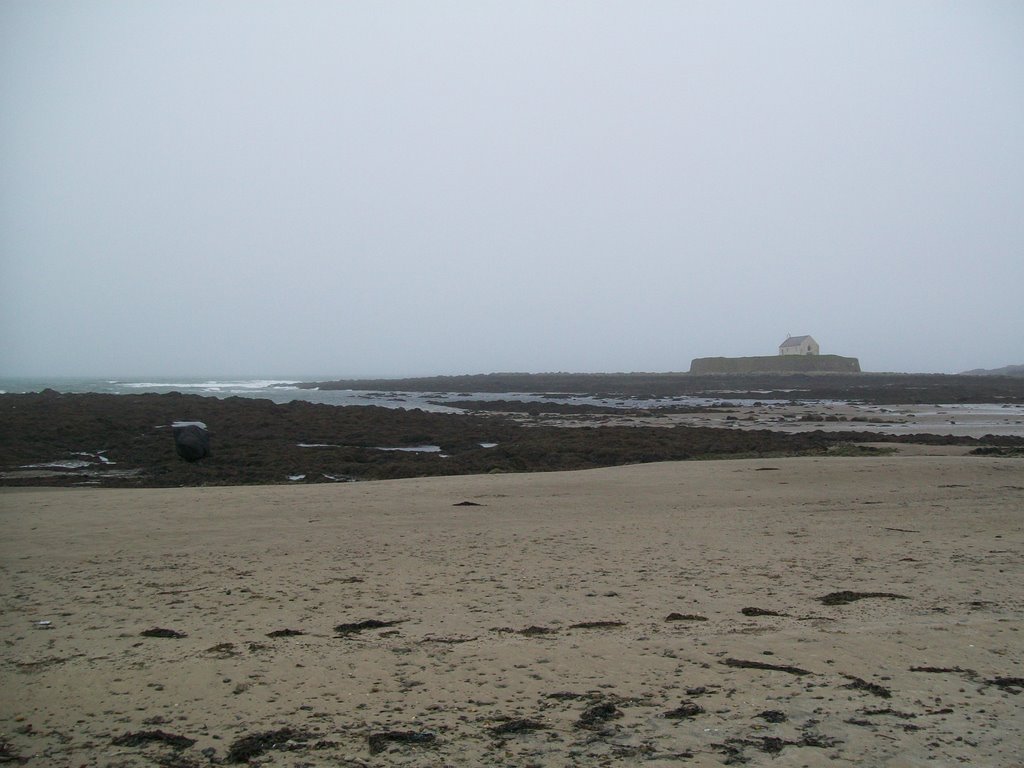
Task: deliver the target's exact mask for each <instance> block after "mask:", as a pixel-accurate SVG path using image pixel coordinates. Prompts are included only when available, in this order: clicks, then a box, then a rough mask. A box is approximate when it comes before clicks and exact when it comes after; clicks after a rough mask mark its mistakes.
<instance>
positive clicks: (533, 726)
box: [490, 718, 548, 736]
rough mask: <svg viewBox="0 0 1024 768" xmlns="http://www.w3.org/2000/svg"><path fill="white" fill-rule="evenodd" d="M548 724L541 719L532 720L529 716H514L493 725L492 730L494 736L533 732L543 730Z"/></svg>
mask: <svg viewBox="0 0 1024 768" xmlns="http://www.w3.org/2000/svg"><path fill="white" fill-rule="evenodd" d="M547 727H548V726H547V725H546V724H544V723H542V722H540V721H539V720H530V719H528V718H514V719H511V720H506V721H505V722H503V723H499V724H498V725H495V726H492V727H491V729H490V731H491V734H492V735H494V736H510V735H513V734H517V733H531V732H533V731H541V730H544V729H546V728H547Z"/></svg>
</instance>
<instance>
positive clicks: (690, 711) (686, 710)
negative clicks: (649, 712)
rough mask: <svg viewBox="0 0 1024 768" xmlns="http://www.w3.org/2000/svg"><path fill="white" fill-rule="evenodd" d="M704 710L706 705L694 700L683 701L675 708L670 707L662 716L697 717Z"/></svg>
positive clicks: (671, 718) (681, 718)
mask: <svg viewBox="0 0 1024 768" xmlns="http://www.w3.org/2000/svg"><path fill="white" fill-rule="evenodd" d="M703 712H704V707H702V706H701V705H700V704H697V703H695V702H692V701H683V703H681V704H680V705H679V706H678V707H676V708H675V709H670V710H669V711H668V712H665V713H664V714H662V717H667V718H668V719H669V720H688V719H690V718H693V717H696V716H697V715H700V714H702V713H703Z"/></svg>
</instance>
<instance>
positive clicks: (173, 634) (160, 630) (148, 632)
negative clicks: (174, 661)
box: [139, 627, 188, 640]
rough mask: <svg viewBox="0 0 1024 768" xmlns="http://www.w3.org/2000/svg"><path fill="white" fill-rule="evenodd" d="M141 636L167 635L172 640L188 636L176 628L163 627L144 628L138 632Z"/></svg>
mask: <svg viewBox="0 0 1024 768" xmlns="http://www.w3.org/2000/svg"><path fill="white" fill-rule="evenodd" d="M139 634H140V635H141V636H142V637H167V638H171V639H173V640H180V639H181V638H183V637H188V634H186V633H185V632H179V631H178V630H176V629H165V628H164V627H153V628H152V629H144V630H143V631H142V632H140V633H139Z"/></svg>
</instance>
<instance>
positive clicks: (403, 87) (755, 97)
mask: <svg viewBox="0 0 1024 768" xmlns="http://www.w3.org/2000/svg"><path fill="white" fill-rule="evenodd" d="M0 120H2V123H0V270H2V271H0V374H3V375H57V374H70V375H97V376H127V375H144V374H177V375H182V376H185V375H197V376H201V375H214V374H217V375H227V374H232V375H239V374H246V375H316V376H325V375H336V376H348V375H356V376H359V375H407V374H434V373H437V374H440V373H475V372H489V371H509V370H517V371H556V370H563V371H631V370H644V371H670V370H686V369H687V368H688V366H689V362H690V359H691V358H693V357H699V356H711V355H728V356H736V355H759V354H773V353H774V352H775V351H776V348H777V346H778V344H779V343H780V342H781V341H782V340H783V339H784V338H785V337H786V334H787V333H788V332H792V333H793V334H803V333H809V334H812V335H813V336H814V337H815V338H816V339H817V340H818V341H819V343H820V344H821V347H822V352H823V353H826V352H830V353H836V354H843V355H853V356H858V357H860V359H861V363H862V365H863V367H864V368H865V369H866V370H899V371H935V372H956V371H959V370H963V369H967V368H974V367H996V366H1001V365H1005V364H1008V363H1022V362H1024V300H1022V295H1024V3H1020V2H1019V1H1018V0H1008V1H1007V2H983V1H980V0H963V2H955V3H954V2H940V1H938V0H928V1H927V2H893V1H892V0H880V1H878V2H872V1H871V0H857V1H856V2H842V1H837V2H825V3H823V2H818V1H817V0H808V1H807V2H729V1H727V0H726V1H724V2H711V1H710V0H708V1H705V2H685V1H679V2H640V1H637V0H628V1H623V2H574V1H572V0H569V1H560V2H530V1H529V0H525V1H524V0H514V1H513V0H510V1H509V2H478V1H477V0H464V1H462V2H436V1H435V2H377V1H376V0H373V1H366V2H340V1H338V2H334V1H332V2H308V1H303V0H298V1H295V0H289V1H288V2H284V1H283V0H282V1H281V2H268V1H261V0H239V1H234V2H233V1H225V2H210V1H208V0H201V1H199V2H188V1H187V0H184V1H182V0H174V1H173V2H171V1H170V0H168V1H167V2H163V1H153V2H145V1H144V0H124V1H123V2H102V1H100V0H82V1H81V2H64V1H63V0H61V1H60V2H52V1H50V0H5V2H4V3H2V4H0Z"/></svg>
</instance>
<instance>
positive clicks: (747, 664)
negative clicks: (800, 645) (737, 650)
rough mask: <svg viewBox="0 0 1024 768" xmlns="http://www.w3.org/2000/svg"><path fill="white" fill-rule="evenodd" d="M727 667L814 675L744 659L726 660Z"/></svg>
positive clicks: (793, 668)
mask: <svg viewBox="0 0 1024 768" xmlns="http://www.w3.org/2000/svg"><path fill="white" fill-rule="evenodd" d="M722 663H723V664H725V666H727V667H738V668H740V669H764V670H768V671H771V672H788V673H789V674H791V675H797V676H803V675H810V674H813V673H812V672H809V671H808V670H806V669H801V668H800V667H793V666H789V665H787V664H768V663H766V662H763V661H744V660H743V659H733V658H729V659H725V660H724V661H722Z"/></svg>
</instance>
